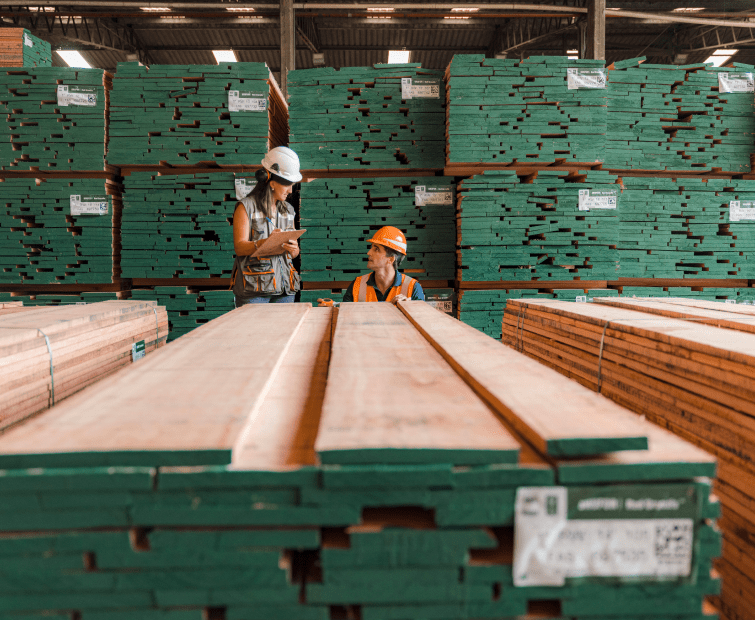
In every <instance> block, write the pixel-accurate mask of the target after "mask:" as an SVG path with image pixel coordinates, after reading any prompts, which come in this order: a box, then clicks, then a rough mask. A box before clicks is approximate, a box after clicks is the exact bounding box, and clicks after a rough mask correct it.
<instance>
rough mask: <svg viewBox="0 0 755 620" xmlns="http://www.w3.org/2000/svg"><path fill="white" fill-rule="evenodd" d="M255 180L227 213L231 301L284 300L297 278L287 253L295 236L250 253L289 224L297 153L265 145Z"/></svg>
mask: <svg viewBox="0 0 755 620" xmlns="http://www.w3.org/2000/svg"><path fill="white" fill-rule="evenodd" d="M256 179H257V185H256V186H255V188H254V189H253V190H252V192H251V193H250V194H249V196H247V197H246V198H244V199H243V200H241V201H240V202H239V203H237V204H236V210H235V211H234V214H233V248H234V250H235V252H236V259H235V262H234V265H233V276H232V285H231V286H232V287H233V293H234V295H235V297H236V307H237V308H238V307H239V306H241V305H243V304H249V303H290V302H293V301H294V297H295V295H296V291H298V290H299V284H300V281H301V280H300V278H299V274H298V273H297V272H296V270H295V269H294V265H293V259H294V258H296V257H297V256H298V255H299V244H298V243H297V241H296V240H295V239H292V240H291V241H289V242H288V243H285V244H283V246H282V247H283V251H282V253H281V254H278V255H276V256H268V257H265V258H253V257H252V256H251V255H252V254H254V253H255V252H256V251H257V247H258V246H260V245H262V242H263V241H264V240H265V239H267V238H268V237H269V236H270V234H271V233H272V232H274V231H276V230H293V229H294V208H293V207H292V206H291V205H290V204H289V203H287V202H286V198H287V197H288V195H289V194H290V193H291V188H292V186H293V184H294V183H298V182H299V181H301V174H300V173H299V157H298V156H297V155H296V153H294V152H293V151H292V150H291V149H289V148H287V147H285V146H277V147H275V148H274V149H271V150H270V151H269V152H268V154H267V155H265V159H263V160H262V169H261V170H258V171H257V174H256Z"/></svg>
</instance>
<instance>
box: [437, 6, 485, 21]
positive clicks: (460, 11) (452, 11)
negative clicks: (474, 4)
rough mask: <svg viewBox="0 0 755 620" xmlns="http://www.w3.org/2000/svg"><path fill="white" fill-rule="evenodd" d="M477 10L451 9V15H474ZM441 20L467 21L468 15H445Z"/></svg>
mask: <svg viewBox="0 0 755 620" xmlns="http://www.w3.org/2000/svg"><path fill="white" fill-rule="evenodd" d="M479 10H480V9H479V8H468V9H466V8H465V9H451V13H476V12H477V11H479ZM443 19H469V15H447V16H445V17H444V18H443Z"/></svg>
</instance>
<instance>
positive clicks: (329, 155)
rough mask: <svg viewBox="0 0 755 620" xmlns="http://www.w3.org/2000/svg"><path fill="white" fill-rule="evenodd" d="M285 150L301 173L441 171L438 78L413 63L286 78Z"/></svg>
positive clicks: (442, 118)
mask: <svg viewBox="0 0 755 620" xmlns="http://www.w3.org/2000/svg"><path fill="white" fill-rule="evenodd" d="M288 89H289V90H288V93H289V104H290V126H291V135H290V141H291V144H290V146H291V148H292V149H294V150H295V151H296V152H297V153H298V155H299V158H300V160H301V163H302V167H303V168H305V169H306V171H305V174H306V172H308V171H325V170H347V171H348V170H352V169H354V168H356V169H359V168H365V167H369V168H370V169H400V168H405V169H436V170H439V169H442V168H443V161H444V153H445V148H446V144H445V139H444V137H443V123H444V122H445V114H444V107H445V100H444V98H443V95H442V89H443V74H442V72H440V71H435V70H431V69H422V67H421V66H420V65H419V64H413V63H410V64H403V65H399V64H391V65H383V64H376V65H373V66H372V67H343V68H341V69H333V68H330V67H324V68H318V69H303V70H297V71H291V72H290V73H289V74H288Z"/></svg>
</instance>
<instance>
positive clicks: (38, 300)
mask: <svg viewBox="0 0 755 620" xmlns="http://www.w3.org/2000/svg"><path fill="white" fill-rule="evenodd" d="M118 298H119V293H93V292H87V293H71V294H66V293H64V294H62V295H60V294H52V293H49V294H47V293H45V294H39V293H35V294H31V295H30V294H28V293H26V294H18V293H14V294H11V293H0V303H1V302H4V301H19V302H22V303H23V305H24V306H65V305H67V304H80V303H84V304H93V303H97V302H98V301H114V300H116V299H118Z"/></svg>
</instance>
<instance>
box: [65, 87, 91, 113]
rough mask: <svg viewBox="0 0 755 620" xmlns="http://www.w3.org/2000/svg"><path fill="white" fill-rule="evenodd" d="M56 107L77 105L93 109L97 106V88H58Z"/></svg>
mask: <svg viewBox="0 0 755 620" xmlns="http://www.w3.org/2000/svg"><path fill="white" fill-rule="evenodd" d="M58 105H59V106H63V107H65V106H69V105H79V106H86V107H88V108H93V107H95V106H96V105H97V88H96V87H95V86H68V85H67V84H61V85H59V86H58Z"/></svg>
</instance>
